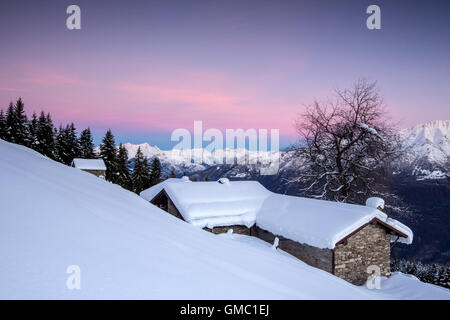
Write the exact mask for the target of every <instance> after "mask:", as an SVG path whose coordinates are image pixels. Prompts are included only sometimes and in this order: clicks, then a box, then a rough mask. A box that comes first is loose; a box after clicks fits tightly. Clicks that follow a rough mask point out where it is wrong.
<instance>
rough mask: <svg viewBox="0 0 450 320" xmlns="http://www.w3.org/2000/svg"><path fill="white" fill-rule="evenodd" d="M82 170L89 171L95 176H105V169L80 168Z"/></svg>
mask: <svg viewBox="0 0 450 320" xmlns="http://www.w3.org/2000/svg"><path fill="white" fill-rule="evenodd" d="M82 170H83V171H86V172H89V173H91V174H93V175H95V176H97V177H100V176H103V177H104V176H105V170H88V169H82Z"/></svg>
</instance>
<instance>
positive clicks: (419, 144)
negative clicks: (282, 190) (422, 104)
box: [124, 120, 450, 180]
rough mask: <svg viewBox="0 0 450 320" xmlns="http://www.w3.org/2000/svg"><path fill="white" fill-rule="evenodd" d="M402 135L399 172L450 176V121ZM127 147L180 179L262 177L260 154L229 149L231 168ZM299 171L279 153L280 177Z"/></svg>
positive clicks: (217, 160)
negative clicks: (194, 175) (258, 162)
mask: <svg viewBox="0 0 450 320" xmlns="http://www.w3.org/2000/svg"><path fill="white" fill-rule="evenodd" d="M399 135H400V137H401V139H402V140H403V145H404V154H403V155H402V158H401V161H400V163H398V166H397V167H398V171H399V172H401V173H402V174H404V175H407V176H410V177H413V178H414V179H416V180H430V179H442V178H445V177H447V176H450V120H436V121H432V122H429V123H426V124H419V125H416V126H414V127H411V128H408V129H403V130H401V131H400V132H399ZM124 146H125V148H126V149H127V151H128V155H129V158H130V160H131V159H133V158H134V155H135V154H136V151H137V149H138V147H140V148H141V151H142V153H143V154H144V156H146V157H148V158H149V159H152V158H154V157H158V158H159V160H160V161H161V166H162V169H163V173H164V174H165V175H167V176H168V175H170V172H171V171H172V170H173V171H174V172H175V174H176V175H177V176H179V175H182V174H183V173H186V174H192V173H194V172H195V173H198V172H201V171H205V172H204V173H205V175H209V177H210V178H213V179H215V178H216V176H217V177H218V175H223V176H227V177H230V178H246V179H249V178H254V177H255V175H259V166H255V165H251V164H248V163H249V161H248V160H249V159H254V158H255V157H258V153H257V152H255V151H248V150H246V149H236V150H230V149H226V150H225V154H232V156H233V157H234V158H235V159H236V164H231V165H230V164H224V163H225V161H224V159H223V157H220V156H217V155H216V154H215V153H211V152H210V151H208V150H206V149H192V150H187V151H184V152H180V151H179V150H161V149H159V148H158V147H157V146H151V145H150V144H148V143H142V144H132V143H125V144H124ZM192 155H194V157H195V156H197V157H199V159H200V160H196V161H194V160H193V156H192ZM239 163H241V164H239ZM210 168H211V169H210ZM298 169H299V162H298V161H296V160H295V157H293V154H292V152H281V153H280V174H281V175H284V173H290V172H291V171H292V170H298ZM211 174H212V176H211ZM200 176H202V175H200ZM219 178H220V177H219Z"/></svg>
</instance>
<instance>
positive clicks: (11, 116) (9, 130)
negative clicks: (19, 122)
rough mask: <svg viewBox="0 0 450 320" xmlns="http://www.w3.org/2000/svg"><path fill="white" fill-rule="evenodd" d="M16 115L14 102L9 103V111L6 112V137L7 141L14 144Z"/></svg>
mask: <svg viewBox="0 0 450 320" xmlns="http://www.w3.org/2000/svg"><path fill="white" fill-rule="evenodd" d="M15 117H16V116H15V113H14V105H13V103H12V102H10V103H9V106H8V110H7V111H6V136H5V140H6V141H9V142H14V141H15V137H14V131H13V130H14V129H13V128H14V127H15V122H16V121H15Z"/></svg>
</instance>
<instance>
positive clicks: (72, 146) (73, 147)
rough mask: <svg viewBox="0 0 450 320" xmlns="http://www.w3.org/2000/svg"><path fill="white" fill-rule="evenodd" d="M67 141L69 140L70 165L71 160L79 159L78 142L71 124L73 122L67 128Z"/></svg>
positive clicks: (75, 131)
mask: <svg viewBox="0 0 450 320" xmlns="http://www.w3.org/2000/svg"><path fill="white" fill-rule="evenodd" d="M68 139H69V151H70V156H71V157H72V159H71V160H70V163H72V160H73V159H74V158H79V157H81V147H80V141H79V140H78V137H77V130H76V128H75V125H74V124H73V122H72V123H71V124H70V126H69V130H68ZM70 163H69V164H70Z"/></svg>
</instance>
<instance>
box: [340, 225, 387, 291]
mask: <svg viewBox="0 0 450 320" xmlns="http://www.w3.org/2000/svg"><path fill="white" fill-rule="evenodd" d="M389 264H390V236H389V234H388V233H387V232H386V230H385V229H384V228H383V227H382V226H380V225H374V224H368V225H367V226H365V227H364V228H363V229H361V230H359V231H358V232H357V233H355V234H354V235H352V236H351V237H349V238H348V239H347V244H339V245H337V246H336V248H335V249H334V274H335V275H336V276H338V277H340V278H342V279H344V280H347V281H348V282H351V283H353V284H356V285H362V284H364V283H365V282H366V281H367V278H368V277H369V274H368V273H367V267H369V266H370V265H375V266H378V267H379V268H380V272H381V276H386V277H389V276H390V266H389Z"/></svg>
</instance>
